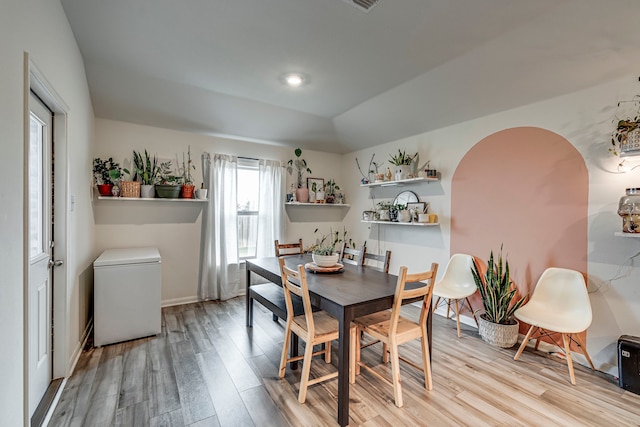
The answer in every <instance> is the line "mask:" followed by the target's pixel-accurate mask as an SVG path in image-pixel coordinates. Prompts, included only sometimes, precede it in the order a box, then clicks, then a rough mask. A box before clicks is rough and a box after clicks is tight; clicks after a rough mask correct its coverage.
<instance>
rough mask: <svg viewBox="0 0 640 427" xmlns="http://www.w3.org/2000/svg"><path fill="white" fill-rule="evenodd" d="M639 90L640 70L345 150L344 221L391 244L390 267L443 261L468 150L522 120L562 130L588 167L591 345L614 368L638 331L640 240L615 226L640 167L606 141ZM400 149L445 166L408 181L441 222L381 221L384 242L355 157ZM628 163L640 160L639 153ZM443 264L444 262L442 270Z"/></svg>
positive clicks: (605, 367)
mask: <svg viewBox="0 0 640 427" xmlns="http://www.w3.org/2000/svg"><path fill="white" fill-rule="evenodd" d="M637 93H638V83H637V76H629V77H627V78H625V79H621V80H617V81H613V82H610V83H607V84H603V85H600V86H597V87H594V88H591V89H588V90H583V91H580V92H577V93H574V94H571V95H567V96H563V97H559V98H555V99H551V100H547V101H544V102H540V103H536V104H532V105H529V106H525V107H522V108H518V109H513V110H509V111H506V112H503V113H500V114H495V115H492V116H489V117H484V118H481V119H477V120H473V121H469V122H465V123H461V124H458V125H455V126H451V127H447V128H443V129H439V130H437V131H433V132H429V133H425V134H421V135H416V136H414V137H410V138H406V139H403V140H399V141H394V142H391V143H388V144H384V145H380V146H377V147H373V148H371V149H367V150H362V151H358V152H355V153H351V154H347V155H345V156H344V158H343V170H344V178H343V179H344V181H345V184H346V191H347V192H348V193H349V194H352V195H353V196H352V197H351V200H350V202H351V203H352V204H353V206H352V208H351V210H350V211H349V213H348V214H347V217H346V219H345V221H346V224H347V227H349V228H350V229H351V230H353V232H354V234H355V236H356V237H357V238H358V240H361V239H367V240H368V247H370V248H376V249H377V247H378V246H379V247H380V249H381V250H384V249H391V250H392V251H393V256H392V263H391V270H392V271H393V270H396V269H397V268H398V267H399V266H400V265H407V266H409V267H410V268H411V267H412V266H413V267H415V268H418V267H420V266H424V265H425V263H426V262H432V261H436V262H438V263H440V265H441V266H444V265H446V262H447V261H448V258H449V255H450V250H449V244H450V235H451V233H450V230H451V209H450V208H451V197H450V195H451V179H452V176H453V173H454V171H455V169H456V167H457V165H458V163H459V162H460V160H461V159H462V157H463V156H464V154H465V153H466V151H468V150H469V149H470V148H471V147H472V146H473V145H474V144H475V143H477V142H479V141H480V140H481V139H483V138H484V137H486V136H487V135H490V134H492V133H494V132H497V131H500V130H503V129H507V128H512V127H517V126H536V127H541V128H545V129H549V130H551V131H553V132H556V133H558V134H559V135H562V136H563V137H564V138H566V139H567V140H568V141H569V142H571V143H572V144H573V145H574V146H575V147H576V149H577V150H578V151H579V152H580V153H581V154H582V156H583V157H584V160H585V163H586V165H587V168H588V170H589V180H590V191H589V242H588V243H589V253H588V272H587V274H588V286H589V292H590V296H591V304H592V308H593V323H592V325H591V327H590V328H589V331H588V336H587V341H588V344H587V347H588V351H589V354H590V356H591V358H592V359H593V361H594V363H595V364H596V368H597V369H599V370H602V371H604V372H607V373H609V374H612V375H617V348H616V346H617V339H618V337H619V336H620V335H623V334H630V335H635V336H638V335H640V286H639V285H638V283H640V268H638V266H637V263H636V265H635V266H634V261H633V258H634V257H636V256H637V255H638V254H639V253H640V240H637V239H631V238H623V237H615V236H614V232H616V231H620V230H621V220H620V218H619V217H618V215H617V207H618V199H619V198H620V197H621V196H622V195H623V194H624V190H625V188H627V187H636V186H638V185H639V183H640V168H639V169H636V170H635V171H632V172H629V173H626V174H620V173H617V167H616V165H617V163H618V162H619V160H620V159H618V158H615V157H613V156H611V155H610V154H609V153H608V147H609V141H610V135H611V131H612V129H613V119H614V117H615V115H616V113H617V112H619V110H618V109H617V108H616V104H617V103H618V101H621V100H626V99H631V98H632V97H633V96H634V95H636V94H637ZM636 108H637V106H636ZM398 148H401V149H406V150H407V152H415V151H418V152H419V153H420V156H421V158H422V159H424V160H426V159H428V158H429V159H433V160H432V163H431V166H435V167H436V168H437V169H438V170H440V171H441V173H442V180H441V181H440V182H439V183H437V184H434V183H429V184H420V185H419V186H413V187H404V188H403V189H410V190H414V191H417V192H418V193H419V194H420V196H421V198H423V200H426V201H428V202H430V203H431V206H432V208H433V210H434V211H435V212H436V213H437V214H438V215H439V218H440V225H439V227H437V228H412V227H393V226H384V227H380V236H379V237H380V241H377V240H376V239H377V238H378V234H377V230H378V228H377V227H371V230H370V229H369V227H368V226H367V225H365V224H362V223H360V222H359V221H360V215H361V213H362V211H363V210H366V209H369V208H370V207H371V201H370V200H369V199H368V197H369V191H368V190H367V189H365V188H360V187H359V180H360V174H359V173H358V171H357V168H356V165H355V157H357V158H358V159H359V160H360V162H361V164H362V163H368V162H369V158H370V157H371V153H376V159H384V160H385V161H386V160H387V159H388V154H389V153H394V152H395V151H397V149H398ZM627 162H629V163H631V164H632V165H638V164H640V158H638V159H637V160H633V158H631V159H629V160H627ZM566 173H568V174H569V173H571V171H566ZM396 191H400V190H396ZM523 191H526V189H523ZM354 196H355V197H354ZM478 209H482V206H478ZM512 267H514V268H517V266H512ZM443 271H444V270H443V269H441V273H442V272H443Z"/></svg>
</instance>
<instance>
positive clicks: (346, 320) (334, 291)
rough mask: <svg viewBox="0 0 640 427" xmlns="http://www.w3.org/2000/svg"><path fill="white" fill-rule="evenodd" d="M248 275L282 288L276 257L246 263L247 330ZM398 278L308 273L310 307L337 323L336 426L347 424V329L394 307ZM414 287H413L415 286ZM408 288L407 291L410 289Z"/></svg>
mask: <svg viewBox="0 0 640 427" xmlns="http://www.w3.org/2000/svg"><path fill="white" fill-rule="evenodd" d="M310 262H312V259H311V255H309V254H301V255H290V256H286V257H285V264H286V265H287V266H288V267H291V268H294V269H295V268H297V266H298V265H306V264H307V263H310ZM251 273H254V274H257V275H259V276H261V277H263V278H265V279H267V280H269V281H270V282H273V283H275V284H276V285H279V286H282V280H281V277H280V265H279V262H278V258H277V257H267V258H255V259H248V260H246V279H247V280H246V286H247V289H246V290H247V293H246V298H247V307H246V309H247V313H246V315H247V327H251V324H250V323H251V322H250V309H251V307H250V298H249V287H250V286H251ZM397 279H398V276H396V275H394V274H388V273H384V272H382V271H378V270H376V269H374V268H370V267H366V266H356V265H350V264H345V265H344V269H342V270H340V271H339V272H332V273H313V272H310V271H307V284H308V288H309V297H310V299H311V304H312V305H314V306H316V307H318V308H320V309H321V310H324V311H326V312H327V313H329V314H330V315H331V316H333V317H335V318H336V319H337V320H338V325H339V336H338V355H337V357H338V424H340V426H346V425H348V424H349V351H352V349H350V348H349V346H350V343H349V328H350V325H351V322H352V321H353V319H355V318H356V317H359V316H364V315H367V314H371V313H375V312H378V311H382V310H387V309H389V308H391V307H392V306H393V298H394V294H395V290H396V283H397ZM414 286H415V285H414ZM411 287H412V286H411V284H407V288H411ZM427 331H428V336H429V349H430V350H431V336H432V334H431V331H432V317H431V310H429V315H428V317H427Z"/></svg>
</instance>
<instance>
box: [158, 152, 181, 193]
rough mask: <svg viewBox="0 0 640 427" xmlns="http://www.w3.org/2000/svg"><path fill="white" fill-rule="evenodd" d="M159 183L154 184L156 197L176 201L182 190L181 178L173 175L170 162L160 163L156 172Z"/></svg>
mask: <svg viewBox="0 0 640 427" xmlns="http://www.w3.org/2000/svg"><path fill="white" fill-rule="evenodd" d="M158 177H159V181H160V182H159V183H158V184H156V195H157V196H158V197H160V198H164V199H177V198H179V197H180V190H181V189H182V185H181V181H182V177H180V176H177V175H174V172H173V169H172V168H171V161H167V162H161V163H160V171H159V172H158Z"/></svg>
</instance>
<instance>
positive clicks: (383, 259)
mask: <svg viewBox="0 0 640 427" xmlns="http://www.w3.org/2000/svg"><path fill="white" fill-rule="evenodd" d="M366 250H367V249H366V247H365V252H364V254H362V265H363V266H365V267H371V268H374V269H376V270H379V271H382V272H384V273H388V272H389V264H391V251H386V252H385V254H384V255H376V254H374V253H369V252H366ZM367 261H375V262H376V263H382V264H381V266H378V267H374V266H372V265H371V264H369V263H368V262H367Z"/></svg>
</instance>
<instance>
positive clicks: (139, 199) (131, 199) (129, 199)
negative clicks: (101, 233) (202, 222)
mask: <svg viewBox="0 0 640 427" xmlns="http://www.w3.org/2000/svg"><path fill="white" fill-rule="evenodd" d="M98 200H110V201H112V202H118V201H120V202H179V203H202V202H206V201H208V199H165V198H162V197H154V198H151V197H108V196H98Z"/></svg>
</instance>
